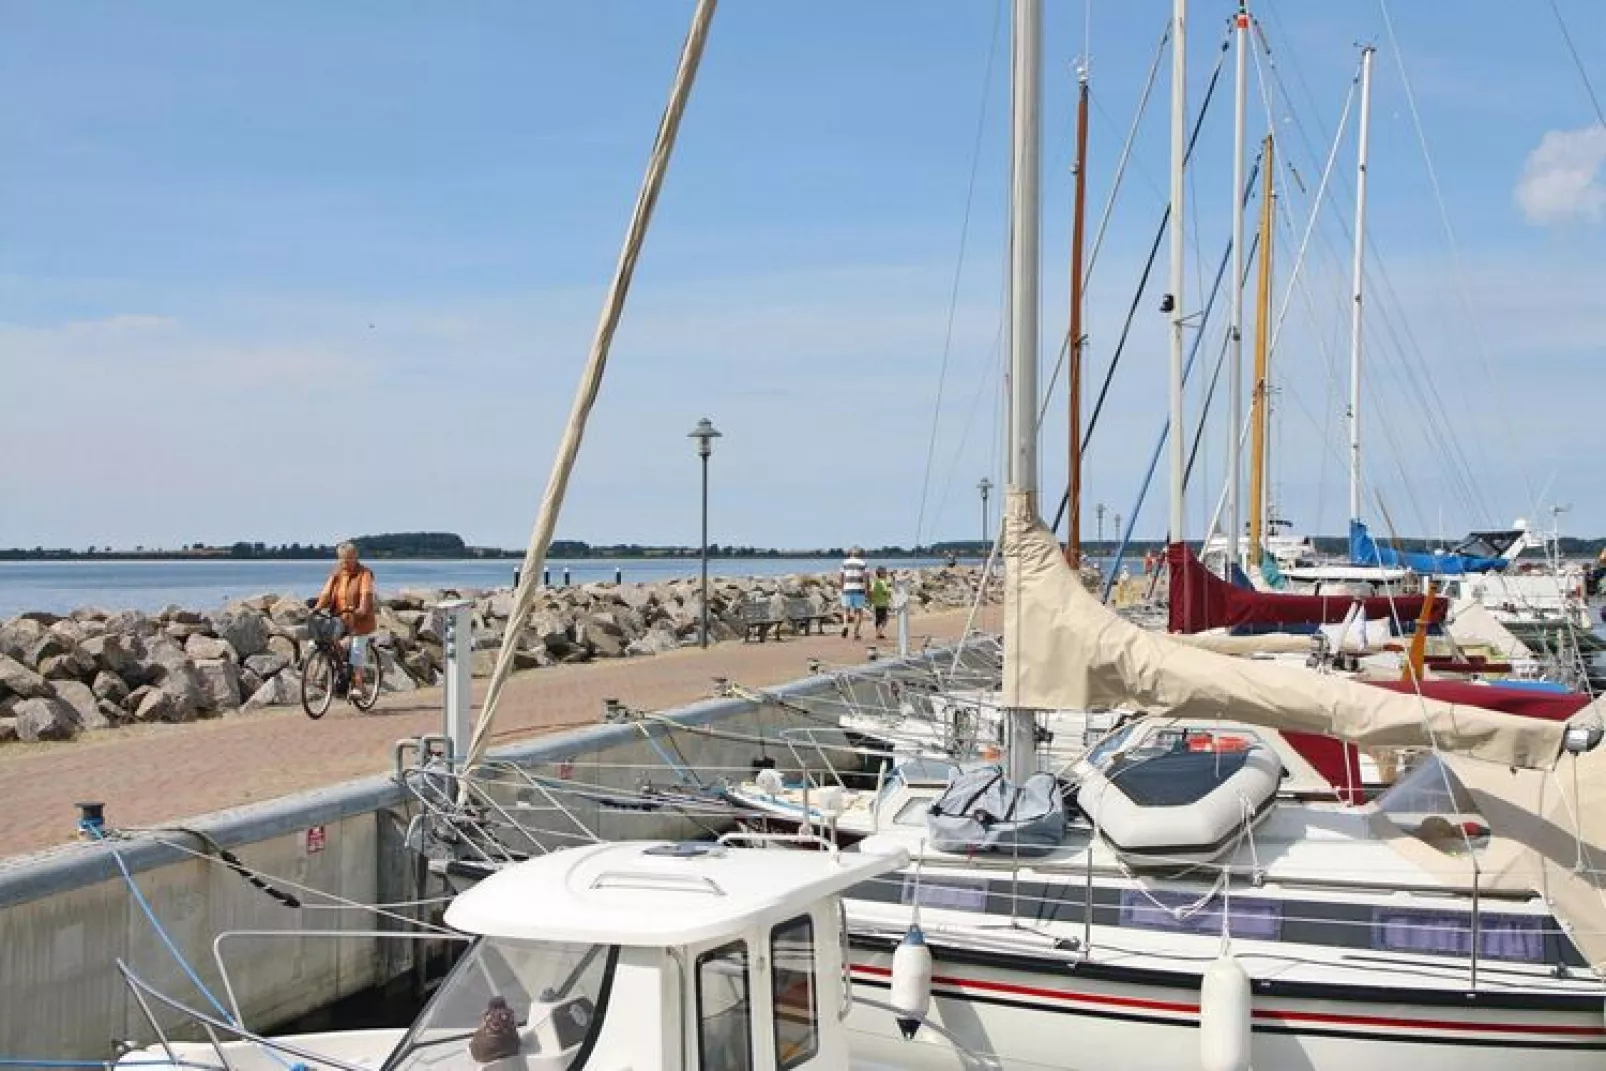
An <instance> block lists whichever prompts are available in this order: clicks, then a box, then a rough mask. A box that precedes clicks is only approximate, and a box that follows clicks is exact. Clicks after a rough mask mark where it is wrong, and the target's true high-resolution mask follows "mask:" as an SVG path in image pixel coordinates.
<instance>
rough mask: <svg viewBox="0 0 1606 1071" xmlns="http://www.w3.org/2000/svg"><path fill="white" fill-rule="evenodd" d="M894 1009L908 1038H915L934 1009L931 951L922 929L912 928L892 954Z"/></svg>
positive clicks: (900, 1026)
mask: <svg viewBox="0 0 1606 1071" xmlns="http://www.w3.org/2000/svg"><path fill="white" fill-rule="evenodd" d="M892 1006H893V1007H894V1008H896V1009H897V1010H898V1013H899V1014H898V1029H899V1030H900V1031H902V1033H903V1036H904V1038H905V1039H908V1038H912V1037H914V1036H915V1031H916V1030H919V1029H920V1023H921V1020H923V1019H924V1018H925V1017H926V1012H927V1011H929V1010H930V1009H931V949H930V948H928V947H926V935H925V934H924V933H922V932H920V927H919V926H910V927H909V932H908V933H906V934H904V935H903V940H902V941H900V942H898V948H897V951H895V952H893V953H892Z"/></svg>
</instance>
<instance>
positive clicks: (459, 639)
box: [435, 599, 474, 765]
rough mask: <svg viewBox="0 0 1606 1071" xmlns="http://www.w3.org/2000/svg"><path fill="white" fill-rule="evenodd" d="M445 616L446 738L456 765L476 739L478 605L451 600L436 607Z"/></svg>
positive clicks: (443, 626) (468, 601)
mask: <svg viewBox="0 0 1606 1071" xmlns="http://www.w3.org/2000/svg"><path fill="white" fill-rule="evenodd" d="M435 608H436V609H437V610H439V611H440V612H441V616H442V618H443V620H442V623H441V635H442V638H443V639H444V641H445V642H444V643H443V644H442V646H443V647H444V648H445V658H446V672H445V675H444V676H445V687H444V688H443V689H442V698H443V700H444V704H445V708H446V710H445V717H446V725H445V732H446V738H447V739H448V740H450V741H451V742H452V762H453V764H454V765H455V764H456V763H457V762H458V760H459V757H460V756H462V755H465V754H467V753H468V743H469V740H470V739H472V738H473V736H474V694H473V674H474V603H473V602H472V601H471V600H469V599H447V600H445V601H444V602H440V603H437V604H436V607H435Z"/></svg>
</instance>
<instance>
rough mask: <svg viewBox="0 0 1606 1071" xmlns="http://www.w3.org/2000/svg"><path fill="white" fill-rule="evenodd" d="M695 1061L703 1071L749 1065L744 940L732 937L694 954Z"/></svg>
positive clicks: (739, 1070)
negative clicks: (695, 1002)
mask: <svg viewBox="0 0 1606 1071" xmlns="http://www.w3.org/2000/svg"><path fill="white" fill-rule="evenodd" d="M697 1061H698V1067H699V1068H701V1069H702V1071H751V1069H752V1066H753V1012H752V1002H751V1001H750V999H749V997H748V989H747V942H746V941H732V942H731V943H730V944H727V945H721V946H720V947H718V948H716V949H713V950H711V951H708V952H704V953H703V954H702V955H700V956H698V957H697Z"/></svg>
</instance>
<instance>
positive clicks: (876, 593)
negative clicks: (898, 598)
mask: <svg viewBox="0 0 1606 1071" xmlns="http://www.w3.org/2000/svg"><path fill="white" fill-rule="evenodd" d="M870 605H871V606H891V605H892V581H891V580H889V579H888V578H886V577H884V576H878V577H876V578H875V579H874V580H872V581H870Z"/></svg>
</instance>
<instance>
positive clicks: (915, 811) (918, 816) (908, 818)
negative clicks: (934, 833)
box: [892, 796, 937, 828]
mask: <svg viewBox="0 0 1606 1071" xmlns="http://www.w3.org/2000/svg"><path fill="white" fill-rule="evenodd" d="M936 799H937V797H935V796H921V797H919V798H918V799H912V800H907V801H905V803H904V805H903V806H902V807H899V808H898V813H897V814H895V815H893V816H892V824H893V825H895V826H916V827H919V828H925V825H926V816H927V815H929V814H930V813H931V805H932V803H934V802H935V801H936Z"/></svg>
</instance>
